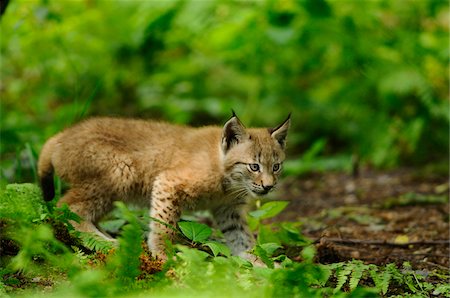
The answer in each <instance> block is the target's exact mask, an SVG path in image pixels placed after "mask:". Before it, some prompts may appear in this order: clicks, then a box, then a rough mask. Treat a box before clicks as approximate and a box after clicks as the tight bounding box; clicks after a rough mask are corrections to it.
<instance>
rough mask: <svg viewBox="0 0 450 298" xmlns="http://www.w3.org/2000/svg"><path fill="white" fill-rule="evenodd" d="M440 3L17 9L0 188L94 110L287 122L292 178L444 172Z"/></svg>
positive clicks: (90, 3) (205, 120)
mask: <svg viewBox="0 0 450 298" xmlns="http://www.w3.org/2000/svg"><path fill="white" fill-rule="evenodd" d="M448 16H449V6H448V1H445V0H442V1H440V0H439V1H425V0H418V1H410V0H403V1H390V0H386V1H376V0H373V1H324V0H310V1H289V0H285V1H240V2H231V1H219V0H217V1H213V0H211V1H96V0H84V1H19V0H16V1H14V0H12V1H11V2H10V3H9V6H8V7H7V10H6V13H5V14H4V15H3V16H2V19H1V23H0V29H1V85H0V96H1V149H0V153H1V164H0V165H1V180H2V183H3V184H4V183H7V182H13V181H15V182H24V181H33V180H34V179H35V175H36V174H35V163H36V158H37V156H38V153H39V151H40V148H41V146H42V144H43V143H44V142H45V140H46V139H47V138H48V137H50V136H51V135H52V134H54V133H56V132H58V131H59V130H61V129H63V128H64V127H67V126H69V125H71V124H73V123H75V122H77V121H79V120H80V119H83V118H86V117H89V116H93V115H108V116H130V117H141V118H156V119H164V120H168V121H171V122H175V123H186V124H192V125H204V124H219V125H221V124H223V123H224V122H225V121H226V120H227V119H228V118H229V117H230V115H231V109H232V108H233V109H234V110H235V111H236V112H237V114H238V115H239V116H240V118H241V119H242V120H243V122H244V123H245V124H246V125H247V126H275V125H277V124H278V123H279V122H281V121H282V120H283V119H284V118H285V117H286V116H287V114H288V113H289V112H292V127H291V131H290V135H289V145H288V146H289V159H290V161H289V162H288V163H287V165H286V170H287V172H288V174H302V173H305V172H308V171H316V170H323V171H328V170H345V171H348V170H350V169H351V164H352V157H357V158H358V159H360V160H361V161H362V163H363V164H364V165H365V166H369V167H374V168H394V167H424V166H429V165H434V168H439V169H440V170H441V171H442V172H445V173H446V172H447V171H448V157H449V156H448V149H449V77H448V75H449V73H448V65H449V17H448Z"/></svg>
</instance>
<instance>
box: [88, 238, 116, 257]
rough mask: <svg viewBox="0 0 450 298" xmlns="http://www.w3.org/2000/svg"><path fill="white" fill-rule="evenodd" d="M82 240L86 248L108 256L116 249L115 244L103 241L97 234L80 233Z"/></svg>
mask: <svg viewBox="0 0 450 298" xmlns="http://www.w3.org/2000/svg"><path fill="white" fill-rule="evenodd" d="M80 239H81V241H82V243H83V245H84V246H85V247H87V248H89V249H90V250H93V251H100V252H102V253H105V254H106V253H108V252H109V251H110V250H111V249H113V248H114V244H113V243H112V242H111V241H108V240H106V239H103V238H101V237H100V236H97V235H95V234H91V233H80Z"/></svg>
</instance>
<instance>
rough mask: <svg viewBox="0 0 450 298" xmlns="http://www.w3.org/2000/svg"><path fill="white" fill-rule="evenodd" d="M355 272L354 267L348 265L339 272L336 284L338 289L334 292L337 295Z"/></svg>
mask: <svg viewBox="0 0 450 298" xmlns="http://www.w3.org/2000/svg"><path fill="white" fill-rule="evenodd" d="M352 270H353V265H351V264H346V265H345V266H344V267H343V268H341V269H340V270H337V271H336V272H337V283H336V288H334V290H333V292H334V293H336V292H338V291H339V290H340V289H341V288H342V286H343V285H344V284H345V283H346V282H347V280H348V277H349V275H350V273H351V272H352Z"/></svg>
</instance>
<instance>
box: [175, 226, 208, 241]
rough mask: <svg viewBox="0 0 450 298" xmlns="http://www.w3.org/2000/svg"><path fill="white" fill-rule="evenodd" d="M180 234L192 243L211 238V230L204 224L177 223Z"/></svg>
mask: <svg viewBox="0 0 450 298" xmlns="http://www.w3.org/2000/svg"><path fill="white" fill-rule="evenodd" d="M178 226H179V227H180V230H181V232H182V233H183V234H184V235H185V236H186V237H187V238H189V239H190V240H192V241H194V242H203V241H205V240H206V239H208V237H209V236H211V233H212V230H211V229H210V228H209V227H208V226H207V225H204V224H200V223H196V222H190V221H183V222H179V223H178Z"/></svg>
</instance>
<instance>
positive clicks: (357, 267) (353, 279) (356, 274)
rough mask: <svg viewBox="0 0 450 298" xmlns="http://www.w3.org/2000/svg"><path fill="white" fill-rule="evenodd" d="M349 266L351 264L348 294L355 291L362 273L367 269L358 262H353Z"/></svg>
mask: <svg viewBox="0 0 450 298" xmlns="http://www.w3.org/2000/svg"><path fill="white" fill-rule="evenodd" d="M351 264H352V273H351V276H350V281H349V287H350V292H351V291H353V290H354V289H356V287H357V286H358V284H359V281H360V280H361V278H362V276H363V273H364V271H366V270H368V269H369V266H368V265H366V264H364V263H363V262H362V261H360V260H355V261H353V262H352V263H351Z"/></svg>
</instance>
